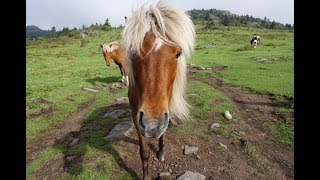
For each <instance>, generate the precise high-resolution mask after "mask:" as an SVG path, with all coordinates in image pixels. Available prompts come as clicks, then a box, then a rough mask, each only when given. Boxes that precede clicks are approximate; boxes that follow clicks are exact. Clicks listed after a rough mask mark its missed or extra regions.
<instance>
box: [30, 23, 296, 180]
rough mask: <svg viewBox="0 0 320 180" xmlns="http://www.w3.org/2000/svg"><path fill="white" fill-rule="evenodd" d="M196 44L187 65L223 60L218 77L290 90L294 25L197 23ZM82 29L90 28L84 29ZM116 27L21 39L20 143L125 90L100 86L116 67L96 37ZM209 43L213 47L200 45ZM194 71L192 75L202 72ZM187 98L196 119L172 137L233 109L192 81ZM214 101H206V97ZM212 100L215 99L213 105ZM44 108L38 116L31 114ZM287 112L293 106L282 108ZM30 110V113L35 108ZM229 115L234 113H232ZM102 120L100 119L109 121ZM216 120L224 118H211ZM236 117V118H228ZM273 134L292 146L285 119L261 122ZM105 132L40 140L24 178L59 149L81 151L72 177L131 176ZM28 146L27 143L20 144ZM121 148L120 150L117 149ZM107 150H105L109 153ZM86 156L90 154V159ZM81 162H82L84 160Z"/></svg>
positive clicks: (93, 113)
mask: <svg viewBox="0 0 320 180" xmlns="http://www.w3.org/2000/svg"><path fill="white" fill-rule="evenodd" d="M196 28H197V39H196V50H195V53H194V54H193V56H192V59H191V60H190V61H189V62H188V63H189V64H192V65H195V66H199V67H217V66H226V68H225V69H224V70H223V71H221V80H222V81H223V82H225V83H229V84H233V85H236V86H239V87H243V88H246V89H249V90H250V91H252V92H254V93H257V94H273V95H275V96H276V97H289V98H293V94H294V53H293V52H294V39H293V38H294V32H293V31H288V30H272V29H255V28H247V27H229V28H227V27H219V28H218V29H215V30H212V31H207V30H203V29H202V27H201V26H199V25H197V26H196ZM89 30H90V29H89ZM121 30H122V29H117V28H113V29H110V30H106V31H103V30H99V29H94V28H92V29H91V30H90V31H92V32H93V33H92V35H90V36H89V37H88V38H87V39H86V40H85V41H84V40H82V38H81V37H80V35H76V36H73V37H68V36H62V37H56V38H48V39H39V40H36V41H33V40H30V41H29V40H28V41H27V46H26V58H27V59H26V68H27V69H26V73H27V74H26V102H27V106H26V112H27V118H26V138H27V143H28V142H35V141H38V140H41V139H40V137H41V135H42V133H43V132H48V131H52V130H54V129H56V128H59V127H60V126H62V125H63V123H64V121H65V119H66V118H68V117H69V116H70V115H71V114H72V113H74V112H76V111H77V110H78V109H79V108H81V107H82V106H83V105H84V104H85V103H87V102H89V101H92V103H91V104H90V105H89V107H88V108H89V113H88V114H87V115H86V117H85V120H84V123H91V121H94V119H95V118H96V117H97V116H98V115H100V114H101V111H102V109H103V107H105V106H107V105H108V104H110V103H111V102H114V100H115V99H116V98H117V97H120V96H127V89H126V88H120V89H119V90H117V91H112V90H109V89H106V88H105V86H106V84H107V85H108V84H112V83H114V82H117V81H118V80H119V79H121V74H120V72H119V69H118V67H117V66H116V65H115V64H114V63H112V64H111V66H109V67H107V66H106V65H105V62H104V58H103V56H102V53H101V50H100V46H99V44H102V43H109V42H112V41H114V40H118V39H120V38H121ZM255 34H258V35H260V37H261V44H260V45H258V47H257V48H256V49H253V48H252V47H251V45H250V39H251V37H252V36H253V35H255ZM208 45H213V46H214V47H213V48H206V46H208ZM206 73H207V72H204V71H203V72H199V73H197V74H196V76H208V78H210V74H209V75H208V74H206ZM82 88H94V89H98V90H99V91H100V92H99V93H93V92H88V91H84V90H83V89H82ZM187 97H188V102H189V103H190V104H191V106H192V107H201V108H191V118H192V119H194V120H196V121H192V122H190V123H187V124H184V125H182V126H179V127H177V130H176V136H177V138H181V137H183V136H184V135H185V134H190V133H192V132H193V129H194V128H195V127H201V126H205V125H206V124H207V123H208V121H209V119H208V118H209V117H210V114H211V113H213V112H218V113H220V114H221V113H223V112H224V111H225V110H226V109H228V110H229V111H230V112H231V114H232V113H233V112H234V109H235V107H234V105H233V104H232V103H231V102H230V100H229V99H228V98H227V97H225V96H224V95H223V94H221V93H220V92H219V91H218V90H216V89H215V88H213V87H212V86H209V85H207V84H205V83H202V82H200V81H189V83H188V86H187ZM213 100H214V101H213ZM214 102H220V103H219V104H218V105H216V104H215V103H214ZM47 109H50V112H48V113H46V114H45V115H37V113H39V112H41V111H45V110H47ZM283 111H284V112H285V111H293V107H291V108H287V109H284V110H283ZM35 114H36V115H35ZM235 116H236V115H235ZM111 121H112V120H103V122H102V123H104V124H107V123H111ZM217 121H218V122H219V123H221V124H222V126H223V127H224V126H227V125H228V123H230V122H226V121H225V120H224V119H223V118H221V119H217ZM235 123H236V122H235ZM266 127H267V129H269V130H270V133H272V134H275V139H277V140H279V142H283V144H284V146H288V147H289V148H292V147H293V129H291V128H288V127H287V126H286V125H285V124H281V123H279V124H274V123H273V124H268V125H266ZM211 133H219V134H221V135H225V134H226V133H228V132H227V131H226V130H224V129H223V128H222V131H221V132H208V131H206V132H204V133H202V134H197V136H199V138H204V139H206V138H209V137H210V135H211ZM105 135H106V132H105V131H102V130H98V131H95V132H94V133H91V134H83V137H81V138H83V139H84V140H83V141H81V142H80V143H79V144H77V145H76V146H75V147H74V148H70V149H68V150H67V152H65V150H64V148H63V146H59V145H57V146H55V147H47V148H45V149H43V150H42V151H41V153H40V154H39V155H38V156H37V157H36V158H35V159H34V160H33V161H32V162H30V163H28V164H27V167H26V173H27V179H34V178H36V176H37V173H40V171H41V169H43V168H44V167H45V166H49V165H50V163H52V162H54V161H55V160H57V159H59V158H62V157H63V156H64V155H65V154H67V155H77V154H81V155H83V159H84V160H83V162H84V163H83V165H81V166H79V165H76V166H73V167H71V170H70V171H69V173H67V174H65V175H64V176H66V177H72V178H76V179H110V178H111V177H112V178H111V179H131V177H132V175H131V176H130V174H129V173H128V172H127V171H124V170H123V169H121V168H120V167H119V166H118V165H117V164H116V163H115V162H116V161H117V158H116V156H114V154H113V153H115V152H114V151H107V152H106V151H104V150H103V149H112V148H111V145H112V142H111V141H105V140H103V137H104V136H105ZM27 147H28V146H27ZM123 153H124V152H123ZM112 154H113V155H112ZM93 159H94V162H96V163H97V164H101V166H103V167H104V168H103V169H104V170H103V171H98V170H96V169H95V166H94V164H92V162H93V161H92V160H93ZM90 160H91V161H90ZM86 162H89V163H86Z"/></svg>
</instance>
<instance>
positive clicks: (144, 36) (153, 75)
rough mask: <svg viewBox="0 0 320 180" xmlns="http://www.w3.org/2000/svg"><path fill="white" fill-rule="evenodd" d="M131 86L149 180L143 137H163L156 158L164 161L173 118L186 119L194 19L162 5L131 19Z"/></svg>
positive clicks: (126, 41)
mask: <svg viewBox="0 0 320 180" xmlns="http://www.w3.org/2000/svg"><path fill="white" fill-rule="evenodd" d="M122 43H123V47H124V49H125V53H126V57H127V63H128V75H129V81H130V86H129V89H128V96H129V101H130V106H131V110H132V118H133V122H134V125H135V128H136V130H137V133H138V136H139V145H140V156H141V161H142V167H143V179H144V180H149V179H151V176H150V174H149V168H148V167H149V166H148V160H149V155H150V150H149V148H148V146H147V145H146V142H145V138H156V139H159V150H158V153H157V157H158V159H159V160H160V161H164V159H165V153H164V134H165V131H166V129H167V127H168V124H169V117H170V116H174V117H177V118H179V119H180V120H182V121H187V120H188V112H189V110H188V104H187V102H186V100H185V98H184V95H185V87H186V82H187V79H186V68H187V64H186V62H187V59H189V58H190V56H191V54H192V52H193V50H194V44H195V30H194V25H193V23H192V21H191V19H190V17H189V16H188V15H187V14H186V13H185V12H184V11H182V10H179V9H176V8H174V7H172V6H170V5H168V4H166V3H165V2H164V1H160V2H158V3H157V4H156V5H152V6H148V7H146V6H142V7H140V8H139V9H138V10H136V11H134V12H133V14H132V16H131V17H129V18H128V19H127V22H126V26H125V28H124V30H123V34H122Z"/></svg>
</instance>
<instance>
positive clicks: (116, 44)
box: [102, 41, 120, 53]
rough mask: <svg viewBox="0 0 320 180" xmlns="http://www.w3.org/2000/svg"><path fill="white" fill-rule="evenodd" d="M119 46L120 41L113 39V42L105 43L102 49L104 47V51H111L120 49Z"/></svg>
mask: <svg viewBox="0 0 320 180" xmlns="http://www.w3.org/2000/svg"><path fill="white" fill-rule="evenodd" d="M110 46H111V47H110ZM119 46H120V41H113V42H111V43H109V44H103V45H102V49H103V51H105V52H109V53H110V52H112V51H113V50H115V49H118V48H119Z"/></svg>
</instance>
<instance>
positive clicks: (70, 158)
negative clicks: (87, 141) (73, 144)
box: [66, 156, 76, 161]
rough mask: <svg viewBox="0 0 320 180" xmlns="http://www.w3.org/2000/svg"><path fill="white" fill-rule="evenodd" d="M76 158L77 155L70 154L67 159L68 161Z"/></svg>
mask: <svg viewBox="0 0 320 180" xmlns="http://www.w3.org/2000/svg"><path fill="white" fill-rule="evenodd" d="M74 158H76V156H68V157H67V158H66V160H67V161H72V160H74Z"/></svg>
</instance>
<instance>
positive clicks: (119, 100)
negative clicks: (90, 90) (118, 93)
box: [116, 97, 129, 102]
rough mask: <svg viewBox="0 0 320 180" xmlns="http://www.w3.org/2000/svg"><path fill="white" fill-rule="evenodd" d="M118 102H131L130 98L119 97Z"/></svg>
mask: <svg viewBox="0 0 320 180" xmlns="http://www.w3.org/2000/svg"><path fill="white" fill-rule="evenodd" d="M116 101H117V102H129V98H128V97H118V98H117V99H116Z"/></svg>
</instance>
